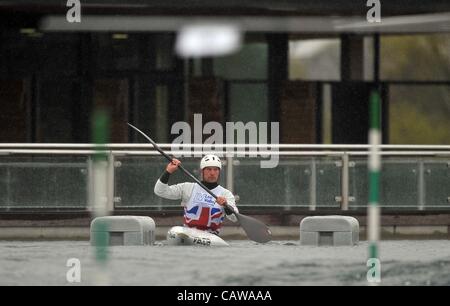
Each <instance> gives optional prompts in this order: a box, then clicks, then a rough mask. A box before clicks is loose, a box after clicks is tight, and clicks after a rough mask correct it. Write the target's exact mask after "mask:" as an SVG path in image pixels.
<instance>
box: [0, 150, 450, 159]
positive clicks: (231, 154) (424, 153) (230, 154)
mask: <svg viewBox="0 0 450 306" xmlns="http://www.w3.org/2000/svg"><path fill="white" fill-rule="evenodd" d="M96 153H102V154H113V155H119V156H120V155H150V156H153V155H155V156H157V155H159V153H158V152H157V151H155V150H153V151H150V150H145V151H143V150H142V151H137V150H123V151H122V150H100V151H98V150H69V149H61V150H57V149H55V150H43V149H9V150H8V149H0V156H1V155H13V154H29V155H32V154H36V155H49V154H55V155H92V154H96ZM168 153H169V154H171V155H174V156H189V155H191V156H193V157H196V156H195V155H196V154H199V156H201V155H204V154H218V155H220V156H226V157H238V158H239V157H241V156H242V157H244V156H245V157H252V156H253V157H258V156H260V157H263V158H265V157H269V156H273V155H279V156H343V155H345V154H348V155H349V156H366V155H368V154H369V152H368V151H217V150H214V151H201V152H193V151H168ZM380 154H381V155H384V156H450V151H384V152H383V151H382V152H380Z"/></svg>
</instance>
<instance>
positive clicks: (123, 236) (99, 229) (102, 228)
mask: <svg viewBox="0 0 450 306" xmlns="http://www.w3.org/2000/svg"><path fill="white" fill-rule="evenodd" d="M155 228H156V226H155V222H154V221H153V219H152V218H150V217H144V216H107V217H98V218H95V219H94V220H92V222H91V245H94V244H95V237H99V236H101V235H105V236H103V237H106V240H107V243H106V244H107V245H152V244H154V243H155Z"/></svg>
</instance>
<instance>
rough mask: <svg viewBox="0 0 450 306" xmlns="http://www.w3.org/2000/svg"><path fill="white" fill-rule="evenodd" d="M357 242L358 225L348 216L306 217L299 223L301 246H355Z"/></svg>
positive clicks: (356, 221)
mask: <svg viewBox="0 0 450 306" xmlns="http://www.w3.org/2000/svg"><path fill="white" fill-rule="evenodd" d="M358 242H359V223H358V220H356V219H355V218H353V217H348V216H314V217H306V218H304V219H303V220H302V222H300V244H301V245H316V246H321V245H332V246H345V245H349V246H352V245H355V244H358Z"/></svg>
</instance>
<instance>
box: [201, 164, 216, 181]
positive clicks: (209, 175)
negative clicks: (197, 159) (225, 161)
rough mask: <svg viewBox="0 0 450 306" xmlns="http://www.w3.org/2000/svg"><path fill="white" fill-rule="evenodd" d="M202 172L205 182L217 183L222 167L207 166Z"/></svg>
mask: <svg viewBox="0 0 450 306" xmlns="http://www.w3.org/2000/svg"><path fill="white" fill-rule="evenodd" d="M202 174H203V180H204V181H205V182H208V183H216V182H217V181H218V180H219V175H220V169H219V168H218V167H205V168H203V173H202Z"/></svg>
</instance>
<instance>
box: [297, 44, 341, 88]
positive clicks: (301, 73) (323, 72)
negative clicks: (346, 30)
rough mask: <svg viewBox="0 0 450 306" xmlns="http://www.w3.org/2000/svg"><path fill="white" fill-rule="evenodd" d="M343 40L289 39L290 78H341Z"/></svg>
mask: <svg viewBox="0 0 450 306" xmlns="http://www.w3.org/2000/svg"><path fill="white" fill-rule="evenodd" d="M340 58H341V42H340V40H339V39H337V38H336V39H301V40H300V39H298V40H290V41H289V79H290V80H339V79H340Z"/></svg>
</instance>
